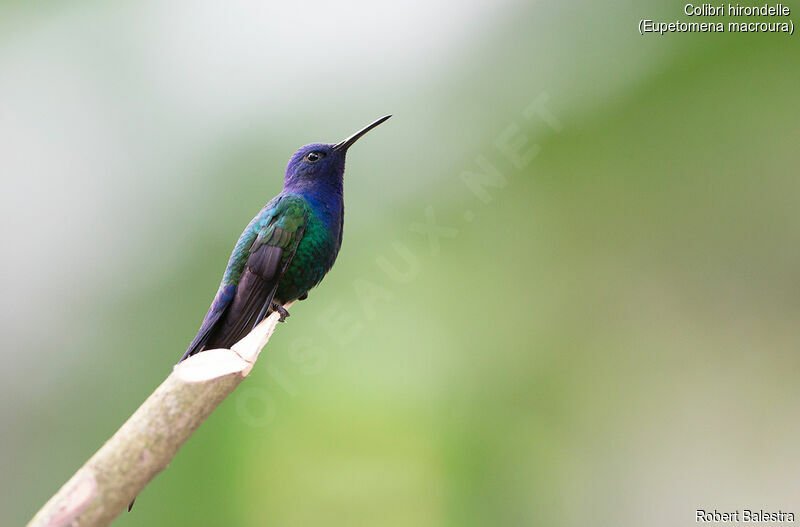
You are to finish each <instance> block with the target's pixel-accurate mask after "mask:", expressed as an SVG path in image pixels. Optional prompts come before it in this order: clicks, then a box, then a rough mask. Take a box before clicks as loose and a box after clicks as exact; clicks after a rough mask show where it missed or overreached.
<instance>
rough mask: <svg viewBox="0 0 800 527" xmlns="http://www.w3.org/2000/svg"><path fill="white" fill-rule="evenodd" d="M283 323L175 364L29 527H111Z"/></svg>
mask: <svg viewBox="0 0 800 527" xmlns="http://www.w3.org/2000/svg"><path fill="white" fill-rule="evenodd" d="M290 305H291V304H287V305H286V306H285V307H287V308H288V307H289V306H290ZM278 316H279V315H278V313H272V314H271V315H270V316H269V317H267V318H266V319H265V320H264V321H262V322H261V324H259V325H258V326H256V327H255V328H254V329H253V331H251V332H250V333H249V334H248V335H247V336H246V337H244V338H243V339H242V340H240V341H239V342H237V343H236V344H234V345H233V346H232V348H231V349H229V350H228V349H215V350H207V351H203V352H202V353H198V354H197V355H194V356H193V357H190V358H188V359H186V360H185V361H183V362H181V363H179V364H177V365H176V366H175V367H174V368H173V370H172V373H171V374H170V375H169V377H167V379H166V380H165V381H164V382H163V383H162V384H161V386H159V387H158V388H157V389H156V391H155V392H153V394H152V395H150V397H148V398H147V400H146V401H145V402H144V403H143V404H142V405H141V406H140V407H139V409H138V410H136V412H134V414H133V415H132V416H131V417H130V418H129V419H128V420H127V421H126V422H125V424H123V425H122V427H121V428H120V429H119V430H117V432H116V433H115V434H114V435H113V436H112V437H111V439H109V440H108V441H107V442H106V444H104V445H103V446H102V447H101V448H100V450H98V451H97V452H96V453H95V454H94V455H93V456H92V457H91V458H90V459H89V461H87V462H86V464H85V465H83V466H82V467H81V468H80V469H79V470H78V471H77V472H76V473H75V475H74V476H72V478H70V480H69V481H67V482H66V483H65V484H64V486H63V487H61V489H59V491H58V492H57V493H56V494H55V496H53V497H52V498H50V500H49V501H48V502H47V503H46V504H45V505H44V507H42V508H41V509H40V510H39V512H38V513H36V516H34V517H33V519H32V520H31V521H30V523H28V527H64V526H67V525H69V526H70V527H95V526H102V525H108V524H110V523H111V522H112V521H113V520H114V518H116V517H117V516H118V515H119V514H120V513H121V512H122V511H123V510H125V508H126V507H127V506H128V504H129V503H130V502H131V501H132V500H133V499H134V498H135V497H136V496H137V495H138V494H139V493H140V492H141V491H142V489H144V488H145V486H147V484H148V483H149V482H150V480H151V479H153V477H155V475H156V474H158V473H159V472H161V471H162V470H164V469H165V468H166V467H167V465H168V464H169V462H170V461H171V460H172V458H173V457H174V456H175V454H176V453H177V452H178V450H179V449H180V448H181V446H182V445H183V443H185V442H186V440H187V439H189V436H191V435H192V433H194V431H195V430H196V429H197V427H199V426H200V425H201V424H202V423H203V421H205V420H206V418H207V417H208V416H209V415H210V414H211V412H213V411H214V409H215V408H216V407H217V406H218V405H219V403H221V402H222V401H223V400H224V399H225V398H226V397H227V396H228V395H230V393H231V392H232V391H233V390H234V388H236V387H237V386H238V385H239V383H241V382H242V381H243V380H244V378H245V377H247V375H248V374H249V373H250V371H251V370H252V369H253V364H254V363H255V361H256V359H257V358H258V354H259V353H260V352H261V350H262V348H263V347H264V346H265V345H266V343H267V341H269V338H270V336H272V332H273V331H275V326H276V325H277V323H278ZM176 356H177V354H176Z"/></svg>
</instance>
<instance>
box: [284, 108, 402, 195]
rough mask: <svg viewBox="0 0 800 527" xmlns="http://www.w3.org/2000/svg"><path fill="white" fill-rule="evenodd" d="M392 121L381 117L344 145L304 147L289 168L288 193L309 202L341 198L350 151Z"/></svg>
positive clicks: (292, 160) (347, 140)
mask: <svg viewBox="0 0 800 527" xmlns="http://www.w3.org/2000/svg"><path fill="white" fill-rule="evenodd" d="M389 117H391V115H387V116H386V117H381V118H380V119H378V120H377V121H375V122H374V123H372V124H370V125H368V126H366V127H364V128H363V129H361V130H359V131H358V132H356V133H354V134H353V135H351V136H350V137H348V138H347V139H345V140H344V141H342V142H340V143H336V144H328V143H312V144H310V145H306V146H304V147H301V148H300V149H299V150H298V151H297V152H295V153H294V155H292V158H291V159H289V164H288V165H287V166H286V176H285V178H284V184H283V188H284V190H285V191H289V192H296V193H298V194H302V195H304V196H306V197H307V198H313V197H319V198H321V199H325V198H326V197H327V196H326V195H330V197H334V196H337V195H338V196H341V195H342V180H343V178H344V158H345V155H347V149H348V148H350V147H351V146H353V143H355V142H356V141H358V139H359V138H360V137H361V136H363V135H364V134H366V133H367V132H369V131H370V130H372V129H373V128H375V127H376V126H378V125H379V124H381V123H382V122H384V121H385V120H386V119H388V118H389Z"/></svg>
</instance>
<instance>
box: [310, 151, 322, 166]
mask: <svg viewBox="0 0 800 527" xmlns="http://www.w3.org/2000/svg"><path fill="white" fill-rule="evenodd" d="M323 157H325V152H317V151H314V152H309V153H307V154H306V161H307V162H308V163H316V162H317V161H319V160H320V159H322V158H323Z"/></svg>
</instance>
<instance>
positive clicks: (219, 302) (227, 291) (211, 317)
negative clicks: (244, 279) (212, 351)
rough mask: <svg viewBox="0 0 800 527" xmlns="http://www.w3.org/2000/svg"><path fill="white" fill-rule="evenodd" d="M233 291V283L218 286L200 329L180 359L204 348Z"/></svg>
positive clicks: (234, 290) (234, 289)
mask: <svg viewBox="0 0 800 527" xmlns="http://www.w3.org/2000/svg"><path fill="white" fill-rule="evenodd" d="M235 293H236V286H235V285H233V284H229V285H222V286H220V288H219V291H217V296H215V297H214V301H213V302H212V303H211V307H209V308H208V313H206V317H205V318H204V319H203V324H202V325H201V326H200V330H199V331H198V332H197V335H195V336H194V339H193V340H192V343H191V344H189V347H188V348H187V349H186V352H185V353H184V354H183V356H182V357H181V361H182V360H184V359H186V358H187V357H191V356H192V355H194V354H195V353H197V352H198V351H201V350H203V349H204V347H205V345H206V343H207V342H208V337H209V336H210V335H211V331H212V330H213V329H214V327H215V326H216V325H217V322H219V319H220V318H221V317H222V315H223V314H224V313H225V311H226V310H227V308H228V305H229V304H230V302H231V300H232V299H233V296H234V294H235ZM178 362H180V361H178Z"/></svg>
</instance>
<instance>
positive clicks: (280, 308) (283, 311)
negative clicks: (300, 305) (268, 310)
mask: <svg viewBox="0 0 800 527" xmlns="http://www.w3.org/2000/svg"><path fill="white" fill-rule="evenodd" d="M272 310H273V311H277V312H278V313H280V315H281V316H280V318H279V319H278V322H286V318H287V317H290V316H291V315H289V312H288V311H286V308H285V307H283V306H282V305H280V304H278V303H277V302H273V303H272Z"/></svg>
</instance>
